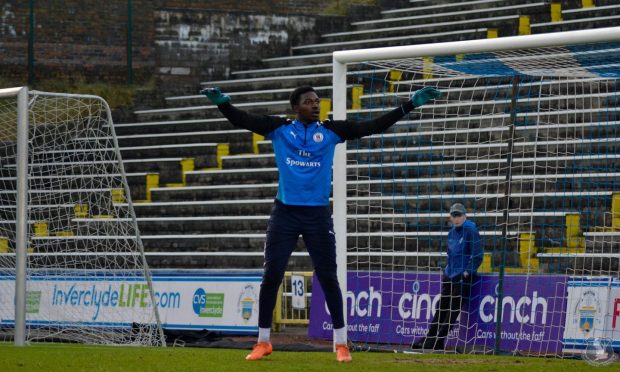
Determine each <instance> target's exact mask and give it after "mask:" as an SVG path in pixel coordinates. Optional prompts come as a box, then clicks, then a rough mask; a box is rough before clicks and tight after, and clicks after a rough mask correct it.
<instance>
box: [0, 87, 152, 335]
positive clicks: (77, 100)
mask: <svg viewBox="0 0 620 372" xmlns="http://www.w3.org/2000/svg"><path fill="white" fill-rule="evenodd" d="M28 99H29V102H28V118H29V128H28V132H29V140H28V150H27V151H28V172H27V173H28V177H27V188H26V190H25V191H26V192H27V194H26V195H27V218H26V221H25V223H26V224H27V240H26V244H27V286H26V287H27V288H26V326H27V331H26V332H27V335H26V337H27V341H38V340H41V341H72V342H84V343H95V344H141V345H161V344H162V342H163V338H162V336H161V335H162V333H161V328H160V326H159V322H158V319H157V314H156V307H155V306H153V301H152V299H153V293H152V291H151V289H152V287H151V282H150V278H149V272H148V267H147V266H146V261H145V260H144V252H143V248H142V244H141V241H140V239H139V231H138V229H137V224H136V219H135V215H134V212H133V207H132V204H131V200H130V197H129V194H128V188H127V180H126V177H125V175H124V172H123V168H122V164H121V158H120V152H119V149H118V145H117V143H116V138H115V135H114V129H113V126H112V120H111V116H110V112H109V108H108V106H107V103H106V102H105V101H104V100H102V99H101V98H99V97H94V96H78V95H63V94H48V93H42V92H30V95H29V97H28ZM16 112H17V101H16V99H15V98H2V99H0V215H1V216H2V221H1V223H0V314H1V317H0V318H1V327H2V328H1V329H0V339H11V338H12V336H13V329H14V326H15V323H14V319H15V317H14V312H15V304H14V293H15V258H16V255H15V248H16V226H17V224H18V223H21V222H18V221H17V218H16V210H17V204H16V198H17V194H18V185H19V184H20V183H19V182H18V179H17V171H16V170H17V166H16V164H17V162H16V159H17V156H16V154H17V142H16V133H17V129H16V128H17V114H16Z"/></svg>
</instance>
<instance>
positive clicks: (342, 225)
mask: <svg viewBox="0 0 620 372" xmlns="http://www.w3.org/2000/svg"><path fill="white" fill-rule="evenodd" d="M615 41H620V27H609V28H600V29H592V30H583V31H571V32H558V33H548V34H538V35H527V36H514V37H504V38H497V39H482V40H470V41H458V42H446V43H435V44H423V45H412V46H401V47H386V48H373V49H358V50H347V51H338V52H335V53H334V54H333V81H332V82H333V95H332V99H333V119H334V120H346V118H347V64H349V63H361V62H372V61H383V60H392V59H406V58H422V57H435V56H445V55H457V54H467V53H486V52H499V51H508V50H515V49H531V48H546V47H555V46H566V45H578V44H588V43H603V42H615ZM333 217H334V229H335V234H336V252H337V264H338V280H339V282H340V287H341V290H342V293H343V295H344V294H346V293H347V156H346V145H345V144H341V145H338V146H337V148H336V151H335V157H334V168H333ZM343 305H344V314H347V302H346V301H344V302H343ZM346 323H347V319H346V316H345V327H346Z"/></svg>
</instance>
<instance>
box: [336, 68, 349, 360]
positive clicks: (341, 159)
mask: <svg viewBox="0 0 620 372" xmlns="http://www.w3.org/2000/svg"><path fill="white" fill-rule="evenodd" d="M332 84H333V95H332V101H333V103H334V107H333V118H334V120H345V119H346V118H347V65H346V64H345V63H341V62H338V61H336V59H334V60H333V82H332ZM346 150H347V145H346V144H344V143H341V144H339V145H337V146H336V150H335V153H334V170H333V172H334V182H333V184H334V189H333V194H332V195H333V200H334V234H335V235H336V264H337V267H338V272H337V275H338V282H339V283H340V291H341V292H342V308H343V314H344V327H345V331H346V329H347V296H346V295H347V151H346ZM335 348H336V338H335V337H334V350H335Z"/></svg>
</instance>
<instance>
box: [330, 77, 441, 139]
mask: <svg viewBox="0 0 620 372" xmlns="http://www.w3.org/2000/svg"><path fill="white" fill-rule="evenodd" d="M440 96H441V92H440V91H438V90H437V89H435V88H432V87H426V88H423V89H420V90H418V91H416V92H414V93H413V95H412V96H411V99H410V100H409V101H407V102H405V103H403V104H402V105H400V107H398V108H396V109H394V110H392V111H390V112H388V113H387V114H385V115H383V116H380V117H378V118H376V119H372V120H366V121H361V122H354V121H342V122H334V132H336V133H337V134H338V135H339V136H340V137H341V138H342V139H345V140H349V139H356V138H361V137H365V136H369V135H371V134H376V133H382V132H384V131H385V130H386V129H388V128H389V127H391V126H392V125H394V124H395V123H396V122H397V121H398V120H400V119H401V118H402V117H403V116H405V115H406V114H408V113H409V112H410V111H411V110H413V109H414V108H416V107H420V106H422V105H424V104H425V103H427V102H428V101H431V100H434V99H435V98H439V97H440Z"/></svg>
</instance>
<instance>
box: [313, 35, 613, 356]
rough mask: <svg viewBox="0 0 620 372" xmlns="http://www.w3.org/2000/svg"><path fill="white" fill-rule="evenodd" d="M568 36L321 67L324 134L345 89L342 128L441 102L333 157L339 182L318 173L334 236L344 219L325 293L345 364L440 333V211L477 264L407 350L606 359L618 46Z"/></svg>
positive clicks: (443, 238)
mask: <svg viewBox="0 0 620 372" xmlns="http://www.w3.org/2000/svg"><path fill="white" fill-rule="evenodd" d="M602 34H606V36H607V38H608V39H609V41H605V42H599V41H600V40H599V39H601V37H600V35H602ZM581 35H582V34H579V33H577V34H571V33H565V34H558V35H552V36H549V38H550V39H553V40H554V42H555V44H553V43H551V42H549V40H545V35H535V36H534V37H524V38H523V37H518V38H505V39H504V40H500V39H496V40H481V41H474V42H462V43H446V44H445V45H441V44H434V45H430V46H424V45H419V46H413V47H410V48H380V49H376V50H373V49H367V50H358V51H345V52H338V53H336V54H335V55H334V59H335V62H334V71H335V72H334V84H335V90H334V102H335V107H334V117H335V119H344V117H343V115H344V107H345V103H344V102H339V100H340V99H341V98H340V95H342V92H343V89H344V88H342V87H344V83H346V84H348V85H353V87H354V88H353V89H354V94H353V95H352V97H350V98H349V100H348V101H347V103H346V108H347V109H348V110H347V112H346V118H348V119H353V120H362V119H367V118H370V117H377V116H378V115H381V114H382V113H384V112H387V111H390V110H392V109H394V108H396V107H398V106H399V105H400V104H401V102H404V100H407V99H409V98H410V97H411V95H412V94H413V92H414V91H416V90H418V89H421V88H423V87H428V86H431V87H435V88H437V89H438V90H440V91H442V92H443V96H442V97H441V98H439V99H436V100H435V101H434V102H432V103H429V104H427V105H424V106H422V107H420V108H417V109H415V110H414V111H412V112H411V113H410V114H408V115H407V116H405V117H404V118H403V119H402V120H401V121H399V122H398V123H397V124H396V125H395V126H394V127H393V128H392V129H390V130H389V131H387V132H386V133H383V134H381V135H373V136H370V137H368V138H364V139H361V140H358V141H355V142H351V141H349V143H348V144H347V147H346V183H345V182H344V179H343V177H340V176H339V175H340V174H342V173H344V172H343V171H342V170H343V168H338V167H342V165H338V164H336V165H335V167H336V168H335V171H334V178H335V180H334V188H335V191H334V204H335V207H334V208H335V211H334V218H335V223H336V225H339V226H341V229H342V226H343V221H344V219H343V218H342V217H343V216H346V223H344V225H345V227H344V229H343V230H338V227H336V228H337V230H336V234H337V237H338V236H339V235H341V236H342V235H343V232H345V233H346V236H347V239H346V242H345V241H344V239H341V240H340V241H339V243H338V246H339V257H341V259H343V261H340V262H339V270H342V271H344V272H342V271H341V275H340V277H339V278H340V279H341V281H345V282H346V283H347V294H346V300H347V301H346V303H347V316H348V334H349V338H350V339H351V340H352V341H353V342H354V343H355V344H356V345H358V346H359V347H360V348H361V349H373V348H378V349H386V348H387V349H390V350H392V349H394V350H411V345H412V344H414V343H416V342H417V343H419V342H421V341H422V340H424V337H425V336H426V335H427V333H428V331H429V329H430V328H431V326H432V324H431V322H432V320H433V317H434V314H435V312H436V311H443V312H444V315H442V317H441V318H440V322H439V323H440V324H442V323H443V324H445V323H447V322H448V319H449V315H450V314H451V311H452V312H453V311H454V309H453V310H445V309H444V310H445V311H444V310H438V309H440V306H439V303H440V302H441V295H440V290H441V288H442V277H443V276H444V274H443V268H444V267H445V265H446V262H447V256H448V249H447V247H448V241H447V240H448V233H449V231H450V229H451V227H452V226H451V225H450V223H449V220H448V217H449V210H450V207H451V206H452V205H453V204H455V203H461V204H463V205H464V206H465V209H466V212H467V213H466V216H467V219H468V220H469V221H472V222H474V223H475V224H476V225H477V228H478V230H479V232H480V240H481V241H480V244H481V246H482V248H483V250H484V259H483V261H482V264H481V265H480V267H479V268H478V274H479V275H478V276H476V278H475V280H474V283H473V286H472V287H471V294H470V295H469V296H466V295H463V296H462V297H463V298H465V301H463V303H462V304H461V305H460V306H459V305H457V306H458V307H459V308H460V309H461V311H460V317H459V318H458V319H457V320H455V321H454V323H453V324H452V325H451V327H449V333H448V334H446V335H445V338H442V339H441V340H439V338H441V337H439V338H435V339H434V342H435V343H434V344H431V345H429V344H428V343H427V345H426V346H425V349H433V348H434V349H436V350H444V351H449V352H455V351H456V352H485V353H486V352H494V351H495V352H498V353H499V352H508V353H521V354H530V355H531V354H534V355H555V356H558V355H559V356H563V355H573V354H579V353H583V351H584V350H586V349H587V348H588V345H590V344H592V342H593V340H601V339H603V340H609V342H610V343H612V344H613V345H614V348H618V347H620V332H618V331H616V317H617V316H616V315H614V314H616V313H618V312H615V311H614V308H613V306H614V305H613V304H614V298H618V297H620V281H619V280H618V277H619V276H620V269H619V260H620V108H619V103H620V97H619V94H618V90H619V88H620V80H618V78H619V77H620V58H619V56H620V53H619V52H620V44H618V40H619V39H620V29H618V28H613V29H610V30H601V33H600V34H599V35H598V37H597V38H594V39H595V40H594V41H593V42H585V41H584V40H583V39H582V38H581ZM603 38H604V37H603ZM523 40H527V41H528V42H531V45H525V44H520V43H521V41H523ZM614 40H615V41H614ZM540 41H542V44H540V45H541V46H537V44H536V43H538V42H540ZM519 45H521V48H518V49H515V48H516V47H517V46H519ZM480 46H482V47H480ZM493 48H496V49H495V50H493ZM408 54H409V55H408ZM345 63H346V64H347V67H346V68H343V67H342V66H344V64H345ZM371 69H372V70H374V73H370V74H369V73H366V72H365V71H368V70H371ZM356 71H359V73H356ZM347 72H348V74H346V73H347ZM344 76H348V77H347V78H345V77H344ZM355 89H358V90H357V91H355ZM336 162H338V155H337V161H336ZM342 163H343V162H342ZM342 163H341V164H342ZM343 183H344V184H345V185H346V186H343ZM345 188H346V190H345ZM344 210H346V212H343V211H344ZM343 256H344V257H345V258H342V257H343ZM345 260H346V261H345ZM614 296H615V297H614ZM315 300H316V301H319V300H320V299H319V297H318V295H317V298H315V296H314V294H313V301H315ZM455 301H460V299H459V298H455V296H453V298H451V299H449V303H450V304H453V303H454V302H455ZM446 306H448V307H450V306H451V305H449V304H448V303H447V302H446ZM313 311H314V310H313ZM318 313H320V311H319V310H317V312H315V314H318ZM321 316H323V315H322V314H321V315H318V316H317V318H316V319H319V320H320V319H324V320H325V321H329V318H327V317H323V318H321ZM618 324H620V323H618ZM325 328H326V327H323V329H325ZM328 328H329V327H327V329H328ZM312 329H313V328H312V324H311V332H314V336H317V337H322V336H325V337H330V336H331V335H330V334H329V332H321V331H320V330H319V331H312ZM418 346H419V345H418Z"/></svg>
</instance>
